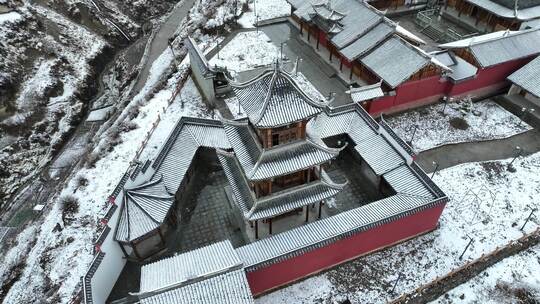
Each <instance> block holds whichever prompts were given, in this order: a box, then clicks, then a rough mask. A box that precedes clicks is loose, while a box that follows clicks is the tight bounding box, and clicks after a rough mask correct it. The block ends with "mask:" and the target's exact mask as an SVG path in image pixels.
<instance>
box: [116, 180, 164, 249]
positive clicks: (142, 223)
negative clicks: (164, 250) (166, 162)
mask: <svg viewBox="0 0 540 304" xmlns="http://www.w3.org/2000/svg"><path fill="white" fill-rule="evenodd" d="M173 203H174V196H173V195H171V194H170V193H169V192H168V191H167V189H166V188H165V185H164V184H163V181H162V179H161V178H158V179H156V180H153V181H150V182H146V183H143V184H141V185H139V186H136V187H131V188H127V189H124V195H123V200H122V207H121V209H120V218H119V220H118V225H117V226H116V235H115V239H116V240H117V241H122V242H130V241H133V240H135V239H137V238H139V237H141V236H143V235H145V234H147V233H149V232H151V231H153V230H155V229H157V228H158V227H159V226H161V224H162V223H163V222H164V221H165V219H166V217H167V214H168V213H169V210H170V209H171V207H172V205H173Z"/></svg>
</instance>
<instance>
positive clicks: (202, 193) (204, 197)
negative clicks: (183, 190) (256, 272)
mask: <svg viewBox="0 0 540 304" xmlns="http://www.w3.org/2000/svg"><path fill="white" fill-rule="evenodd" d="M197 171H201V172H204V170H197ZM228 184H229V182H228V181H227V178H226V176H225V173H224V172H223V170H217V171H213V172H210V173H209V174H199V176H198V177H196V178H195V180H194V181H193V184H192V186H193V188H192V189H191V191H190V194H189V197H188V198H187V199H186V200H184V201H183V202H181V203H180V204H179V206H178V213H179V215H180V216H179V217H178V218H179V221H180V223H179V225H178V229H177V230H176V231H171V233H170V234H169V235H170V239H169V240H168V244H170V246H169V251H170V252H171V253H174V252H186V251H190V250H193V249H196V248H199V247H203V246H206V245H210V244H213V243H216V242H219V241H222V240H227V239H228V240H230V241H231V242H232V244H233V246H234V247H239V246H242V245H244V244H245V241H244V236H243V235H242V232H241V230H240V226H239V225H238V221H236V220H235V209H233V208H232V206H231V205H230V204H229V200H228V199H227V195H226V193H225V186H227V185H228ZM186 210H189V211H188V212H185V211H186ZM180 213H181V214H180Z"/></svg>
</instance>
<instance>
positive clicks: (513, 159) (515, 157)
mask: <svg viewBox="0 0 540 304" xmlns="http://www.w3.org/2000/svg"><path fill="white" fill-rule="evenodd" d="M514 151H516V154H515V155H514V158H512V160H511V161H510V163H509V164H508V166H506V170H508V171H510V172H515V171H516V169H515V168H514V166H513V164H514V161H515V160H516V159H517V158H518V157H519V156H521V147H520V146H516V148H515V149H514Z"/></svg>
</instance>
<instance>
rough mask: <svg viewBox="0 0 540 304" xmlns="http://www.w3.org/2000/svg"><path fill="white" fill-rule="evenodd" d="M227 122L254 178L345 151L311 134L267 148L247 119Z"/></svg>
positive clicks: (301, 166)
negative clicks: (332, 146) (317, 139)
mask: <svg viewBox="0 0 540 304" xmlns="http://www.w3.org/2000/svg"><path fill="white" fill-rule="evenodd" d="M223 124H224V129H225V134H226V135H227V138H228V140H229V142H230V143H231V146H232V148H233V150H234V152H235V154H236V157H238V160H239V162H240V164H241V166H242V168H243V171H244V174H245V175H246V177H247V178H248V179H249V180H252V181H256V180H265V179H269V178H272V177H277V176H282V175H286V174H289V173H293V172H297V171H299V170H303V169H307V168H309V167H312V166H315V165H319V164H322V163H325V162H327V161H329V160H331V159H333V158H335V157H336V156H337V155H338V154H339V152H340V151H341V149H335V148H329V147H327V146H326V145H325V144H324V143H322V142H315V141H313V140H311V139H309V138H308V139H303V140H302V139H299V140H296V141H292V142H290V143H286V144H281V145H278V146H276V147H272V148H263V147H262V146H261V144H260V142H259V139H258V138H257V135H256V134H255V132H254V131H253V130H252V128H251V126H250V125H249V124H248V123H247V121H246V120H244V121H235V122H232V121H228V122H227V121H224V123H223Z"/></svg>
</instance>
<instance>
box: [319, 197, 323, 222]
mask: <svg viewBox="0 0 540 304" xmlns="http://www.w3.org/2000/svg"><path fill="white" fill-rule="evenodd" d="M322 204H323V202H322V201H320V202H319V219H321V213H322Z"/></svg>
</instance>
